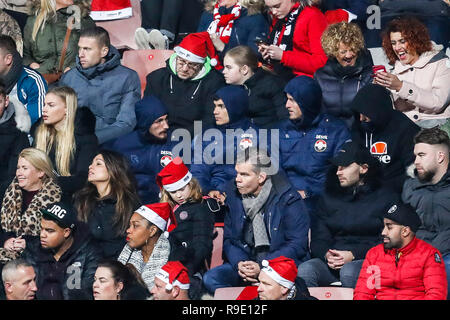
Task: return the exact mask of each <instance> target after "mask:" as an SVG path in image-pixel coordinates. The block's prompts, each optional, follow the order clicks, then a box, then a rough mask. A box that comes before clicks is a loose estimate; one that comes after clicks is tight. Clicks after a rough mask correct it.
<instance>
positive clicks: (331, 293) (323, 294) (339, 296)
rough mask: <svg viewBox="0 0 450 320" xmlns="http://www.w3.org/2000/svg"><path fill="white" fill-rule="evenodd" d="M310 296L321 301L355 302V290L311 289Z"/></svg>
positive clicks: (338, 288) (339, 288)
mask: <svg viewBox="0 0 450 320" xmlns="http://www.w3.org/2000/svg"><path fill="white" fill-rule="evenodd" d="M308 290H309V294H310V295H312V296H313V297H316V298H317V299H319V300H353V289H352V288H342V287H309V288H308Z"/></svg>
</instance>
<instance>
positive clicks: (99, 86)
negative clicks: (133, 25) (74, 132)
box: [60, 27, 141, 144]
mask: <svg viewBox="0 0 450 320" xmlns="http://www.w3.org/2000/svg"><path fill="white" fill-rule="evenodd" d="M78 48H79V50H78V57H77V62H76V68H73V69H71V70H70V71H68V72H66V73H64V75H63V77H62V78H61V80H60V84H61V85H65V86H69V87H72V88H73V89H74V90H75V92H76V93H77V95H78V104H79V105H80V106H87V107H89V109H91V111H92V113H94V115H95V118H96V125H95V134H96V135H97V138H98V142H99V143H100V144H102V143H104V142H106V141H108V140H111V139H114V138H117V137H120V136H122V135H125V134H127V133H129V132H131V131H132V130H133V129H134V126H135V125H136V114H135V112H134V105H135V104H136V102H137V101H139V98H140V96H141V84H140V81H139V76H138V74H137V73H136V71H134V70H131V69H129V68H126V67H124V66H122V65H121V63H120V59H121V57H120V53H119V51H118V50H117V49H116V48H114V47H113V46H112V45H111V44H110V39H109V34H108V32H107V31H106V30H105V29H103V28H102V27H94V28H90V29H84V30H82V31H81V34H80V40H79V41H78ZM117 79H121V80H120V81H117Z"/></svg>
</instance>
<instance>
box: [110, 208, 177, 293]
mask: <svg viewBox="0 0 450 320" xmlns="http://www.w3.org/2000/svg"><path fill="white" fill-rule="evenodd" d="M175 223H176V219H175V217H174V215H173V212H172V208H171V207H170V205H169V204H168V203H167V202H166V203H153V204H147V205H144V206H141V207H139V209H137V210H136V211H135V212H134V213H133V216H132V217H131V219H130V226H129V228H128V229H127V242H128V243H127V244H126V245H125V247H124V248H123V250H122V252H121V253H120V256H119V258H118V260H119V261H120V262H121V263H122V264H125V265H126V264H128V263H130V264H132V265H133V266H134V267H135V268H136V270H137V271H138V272H139V274H140V275H141V277H142V279H143V280H144V282H145V284H146V285H147V288H148V290H149V291H150V290H151V289H152V288H153V286H154V280H155V275H156V274H157V272H158V271H159V269H161V267H162V266H163V265H165V264H166V263H167V261H168V259H169V254H170V243H169V240H168V239H167V234H168V232H170V231H172V230H173V229H174V228H175V227H176V224H175ZM163 233H164V235H163Z"/></svg>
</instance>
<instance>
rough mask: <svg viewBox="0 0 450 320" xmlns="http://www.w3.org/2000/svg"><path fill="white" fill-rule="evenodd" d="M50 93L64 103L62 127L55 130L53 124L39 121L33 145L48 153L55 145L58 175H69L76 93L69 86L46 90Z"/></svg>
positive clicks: (73, 135) (74, 148) (72, 155)
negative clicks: (64, 115)
mask: <svg viewBox="0 0 450 320" xmlns="http://www.w3.org/2000/svg"><path fill="white" fill-rule="evenodd" d="M50 93H52V94H54V95H56V96H58V97H59V98H61V99H62V100H63V101H64V103H65V105H66V117H65V118H64V120H63V121H64V124H63V128H62V130H59V131H57V130H56V129H55V128H54V126H51V125H46V124H45V123H41V124H40V125H39V127H38V128H37V130H36V143H35V147H36V148H38V149H40V150H42V151H44V152H45V153H47V154H49V153H50V150H52V148H53V146H55V166H56V169H57V171H58V173H59V174H60V175H62V176H70V163H71V162H72V160H73V157H74V154H75V151H76V144H75V133H74V131H75V114H76V110H77V95H76V93H75V91H74V90H73V89H72V88H70V87H56V88H53V89H50V90H49V91H48V92H47V94H50Z"/></svg>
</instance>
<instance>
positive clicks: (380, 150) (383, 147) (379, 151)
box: [370, 141, 391, 164]
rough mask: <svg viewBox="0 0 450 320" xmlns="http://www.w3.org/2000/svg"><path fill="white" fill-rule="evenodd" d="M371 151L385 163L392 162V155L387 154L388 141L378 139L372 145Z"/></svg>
mask: <svg viewBox="0 0 450 320" xmlns="http://www.w3.org/2000/svg"><path fill="white" fill-rule="evenodd" d="M370 153H371V154H372V155H373V156H376V157H377V158H378V160H379V161H380V162H382V163H384V164H388V163H390V162H391V156H390V155H388V154H387V143H386V142H383V141H378V142H375V143H374V144H372V146H371V147H370Z"/></svg>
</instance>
